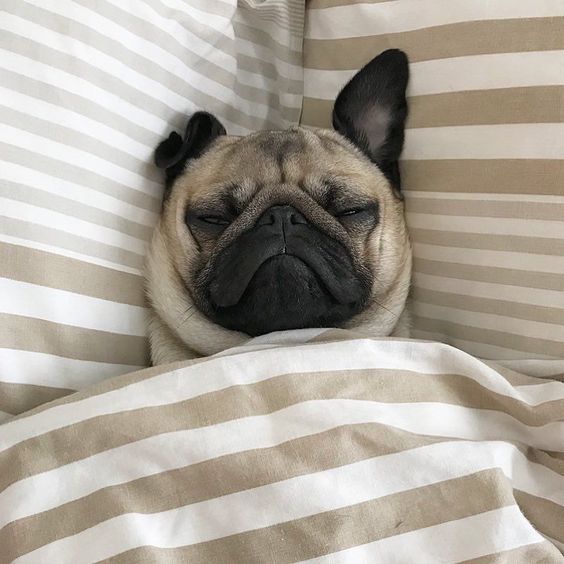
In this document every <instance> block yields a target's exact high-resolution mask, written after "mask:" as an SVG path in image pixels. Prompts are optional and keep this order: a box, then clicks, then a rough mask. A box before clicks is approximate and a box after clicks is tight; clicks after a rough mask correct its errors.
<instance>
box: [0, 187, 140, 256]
mask: <svg viewBox="0 0 564 564" xmlns="http://www.w3.org/2000/svg"><path fill="white" fill-rule="evenodd" d="M0 210H1V213H2V215H3V216H5V217H11V218H12V219H17V220H19V221H27V222H29V223H31V224H33V225H43V226H44V227H49V228H51V229H57V230H59V231H62V232H65V233H70V234H71V235H78V236H80V237H84V238H86V239H91V240H92V241H98V242H99V243H104V244H106V245H111V246H112V247H116V248H118V249H125V250H128V251H131V252H133V253H137V254H140V255H144V254H145V250H146V247H147V242H146V241H143V240H141V239H138V238H137V237H132V236H131V235H126V234H125V233H121V232H120V231H116V230H115V229H110V228H108V227H104V226H102V225H97V224H95V223H89V222H87V221H84V220H82V219H77V218H75V217H72V216H70V215H66V214H63V213H59V212H56V211H53V210H48V209H46V208H42V207H39V206H33V205H31V204H27V203H25V202H18V201H14V200H9V199H8V198H1V197H0Z"/></svg>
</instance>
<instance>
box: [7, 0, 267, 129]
mask: <svg viewBox="0 0 564 564" xmlns="http://www.w3.org/2000/svg"><path fill="white" fill-rule="evenodd" d="M5 9H6V10H10V11H11V12H12V13H15V14H18V15H20V16H22V17H25V19H27V20H30V21H34V20H37V22H36V23H38V25H41V26H42V27H46V28H49V27H51V28H52V29H53V30H55V31H57V30H58V29H61V28H63V29H64V28H65V27H66V28H69V29H73V30H76V31H75V33H78V34H79V35H80V34H84V36H85V37H90V38H92V39H91V41H93V42H94V43H95V45H96V49H98V50H100V51H103V52H105V53H106V54H107V55H109V56H111V57H113V58H115V57H116V56H119V55H120V54H121V60H126V61H127V66H128V67H130V68H132V69H135V70H137V71H138V72H140V73H141V74H143V75H144V76H150V77H152V78H154V79H155V80H157V81H158V82H161V83H162V82H166V85H167V87H168V88H169V89H170V90H172V91H174V92H175V93H176V94H178V95H179V96H185V97H188V99H189V100H190V101H191V102H192V103H193V104H195V105H196V106H199V107H201V108H209V109H212V110H213V111H216V112H219V113H221V114H222V115H226V112H229V116H230V117H229V119H230V120H231V121H233V122H234V123H237V124H238V125H240V126H242V127H244V128H248V129H251V130H252V129H260V128H261V127H263V126H264V125H265V120H263V119H262V118H257V117H254V116H250V115H248V114H246V113H244V112H242V111H239V110H237V109H235V108H234V107H233V106H232V105H230V104H227V103H225V102H223V101H221V100H219V99H218V98H216V97H214V96H212V95H209V94H206V93H204V92H203V91H201V90H198V89H197V88H195V87H194V85H193V83H191V82H188V81H185V80H183V79H182V78H181V77H180V75H178V74H176V75H175V74H173V73H171V72H169V71H167V70H166V69H164V67H162V66H160V65H158V64H157V63H156V62H154V61H152V60H150V59H147V58H145V57H144V56H143V55H142V54H139V53H135V52H132V51H131V50H128V49H125V48H124V47H123V46H122V44H121V43H119V42H118V41H115V40H114V39H112V38H110V37H107V36H105V35H104V34H102V33H98V32H97V31H96V30H95V29H94V28H92V27H88V26H86V25H84V24H81V23H80V22H76V21H73V20H69V19H67V18H64V17H63V16H60V15H58V14H53V13H52V12H50V11H48V10H42V9H41V8H39V7H38V6H35V5H33V6H27V4H26V3H25V2H24V3H22V2H19V3H15V2H14V0H12V5H11V6H5ZM134 29H135V28H134ZM163 39H164V40H165V41H166V35H162V34H159V40H158V41H159V44H160V42H161V41H163ZM3 42H6V43H4V44H3ZM172 45H175V46H176V47H177V48H178V43H177V42H176V41H173V42H172ZM0 46H5V47H7V48H8V50H10V51H12V52H15V53H18V54H20V55H22V56H24V57H29V58H31V59H32V60H34V61H38V62H41V63H43V64H46V65H49V66H51V67H53V68H57V69H60V70H62V71H64V72H69V73H77V69H81V70H80V72H78V75H79V76H80V77H81V78H83V79H85V80H88V81H89V82H91V83H92V84H94V85H95V86H97V87H100V88H102V89H105V90H107V91H111V92H112V93H114V94H115V95H118V96H119V97H120V98H122V99H123V100H125V101H127V102H129V103H130V104H133V105H134V106H136V107H139V108H142V109H143V110H144V111H147V112H150V113H151V114H152V115H155V116H166V115H167V114H168V113H169V111H170V110H169V108H168V107H167V105H166V104H165V103H164V102H162V101H161V100H159V99H158V98H155V97H153V96H152V95H151V94H150V93H148V92H144V91H142V90H140V89H138V88H136V87H134V86H131V85H130V84H128V83H127V82H124V81H122V80H120V79H118V78H117V77H116V76H113V75H112V74H110V73H108V72H106V71H105V70H104V69H102V68H100V67H99V66H96V65H94V64H90V62H89V61H88V60H87V59H86V58H81V59H79V65H78V67H77V64H76V58H75V57H74V56H72V55H71V54H70V53H64V52H61V51H56V50H54V49H52V48H51V47H48V46H46V45H45V44H42V43H39V42H35V41H33V40H31V39H28V38H26V37H23V36H20V35H17V34H14V33H11V32H8V31H3V32H2V34H1V35H0ZM169 48H172V47H171V46H169ZM181 52H182V53H183V54H184V55H186V49H181ZM193 59H194V62H197V63H198V71H199V72H204V74H206V71H208V73H209V71H210V70H214V71H216V70H217V72H218V73H219V76H222V75H223V74H224V73H225V71H224V70H223V69H221V68H220V67H217V66H216V65H214V64H212V63H210V62H209V61H206V60H205V59H204V60H202V59H201V57H199V56H196V55H193ZM163 75H164V76H163ZM165 77H166V78H165ZM233 81H234V77H233V76H232V75H231V77H230V80H229V82H230V85H232V84H233ZM216 82H219V81H216ZM266 124H267V125H268V122H266ZM270 125H272V127H274V126H273V124H270Z"/></svg>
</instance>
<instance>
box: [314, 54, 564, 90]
mask: <svg viewBox="0 0 564 564" xmlns="http://www.w3.org/2000/svg"><path fill="white" fill-rule="evenodd" d="M563 67H564V50H562V51H533V52H530V53H496V54H491V55H471V56H467V57H452V58H449V59H435V60H432V61H422V62H417V63H411V64H410V66H409V68H410V82H409V86H408V95H409V96H423V95H426V94H440V93H444V92H462V91H466V90H488V89H493V88H515V87H522V86H545V85H563V84H564V73H563V72H562V68H563ZM357 70H358V69H351V70H317V69H307V68H306V69H304V78H305V81H304V95H305V96H308V97H310V98H319V99H321V100H334V99H335V97H336V96H337V94H338V92H339V90H340V89H341V88H342V87H343V86H344V85H345V83H346V82H348V81H349V80H350V79H351V78H352V77H353V75H354V74H355V72H356V71H357Z"/></svg>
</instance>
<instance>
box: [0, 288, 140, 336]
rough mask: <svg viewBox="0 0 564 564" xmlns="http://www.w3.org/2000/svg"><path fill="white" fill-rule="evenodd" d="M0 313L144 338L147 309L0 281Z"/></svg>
mask: <svg viewBox="0 0 564 564" xmlns="http://www.w3.org/2000/svg"><path fill="white" fill-rule="evenodd" d="M0 311H2V312H3V313H8V314H11V315H23V316H26V317H34V318H38V319H44V320H45V321H51V322H53V323H62V324H64V325H72V326H75V327H83V328H85V329H94V330H96V331H108V332H110V333H119V334H120V335H135V336H138V337H144V336H145V335H146V334H147V328H146V325H147V321H146V309H145V308H142V307H139V306H132V305H128V304H120V303H116V302H111V301H108V300H101V299H99V298H92V297H90V296H84V295H81V294H75V293H74V292H67V291H65V290H57V289H55V288H48V287H46V286H38V285H36V284H29V283H27V282H20V281H17V280H10V279H8V278H0Z"/></svg>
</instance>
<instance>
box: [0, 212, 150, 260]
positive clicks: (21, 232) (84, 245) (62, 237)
mask: <svg viewBox="0 0 564 564" xmlns="http://www.w3.org/2000/svg"><path fill="white" fill-rule="evenodd" d="M0 233H3V234H4V235H9V236H11V237H16V238H18V239H24V240H28V241H36V242H38V243H40V244H42V245H51V246H53V247H58V248H61V249H67V250H68V251H72V252H74V253H78V254H81V255H85V256H91V257H95V258H98V259H102V260H105V261H108V262H111V263H114V264H116V265H123V266H128V267H131V268H134V269H136V270H139V271H141V269H142V268H143V262H144V257H143V256H142V255H139V254H137V253H134V252H132V251H128V250H126V249H120V248H118V247H114V246H112V245H106V244H105V243H99V242H98V241H93V240H92V239H87V238H85V237H80V236H79V235H72V234H70V233H67V232H66V231H59V230H58V229H52V228H50V227H45V226H43V225H38V224H36V223H29V222H27V221H21V220H19V219H12V218H10V217H3V218H2V223H1V224H0Z"/></svg>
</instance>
